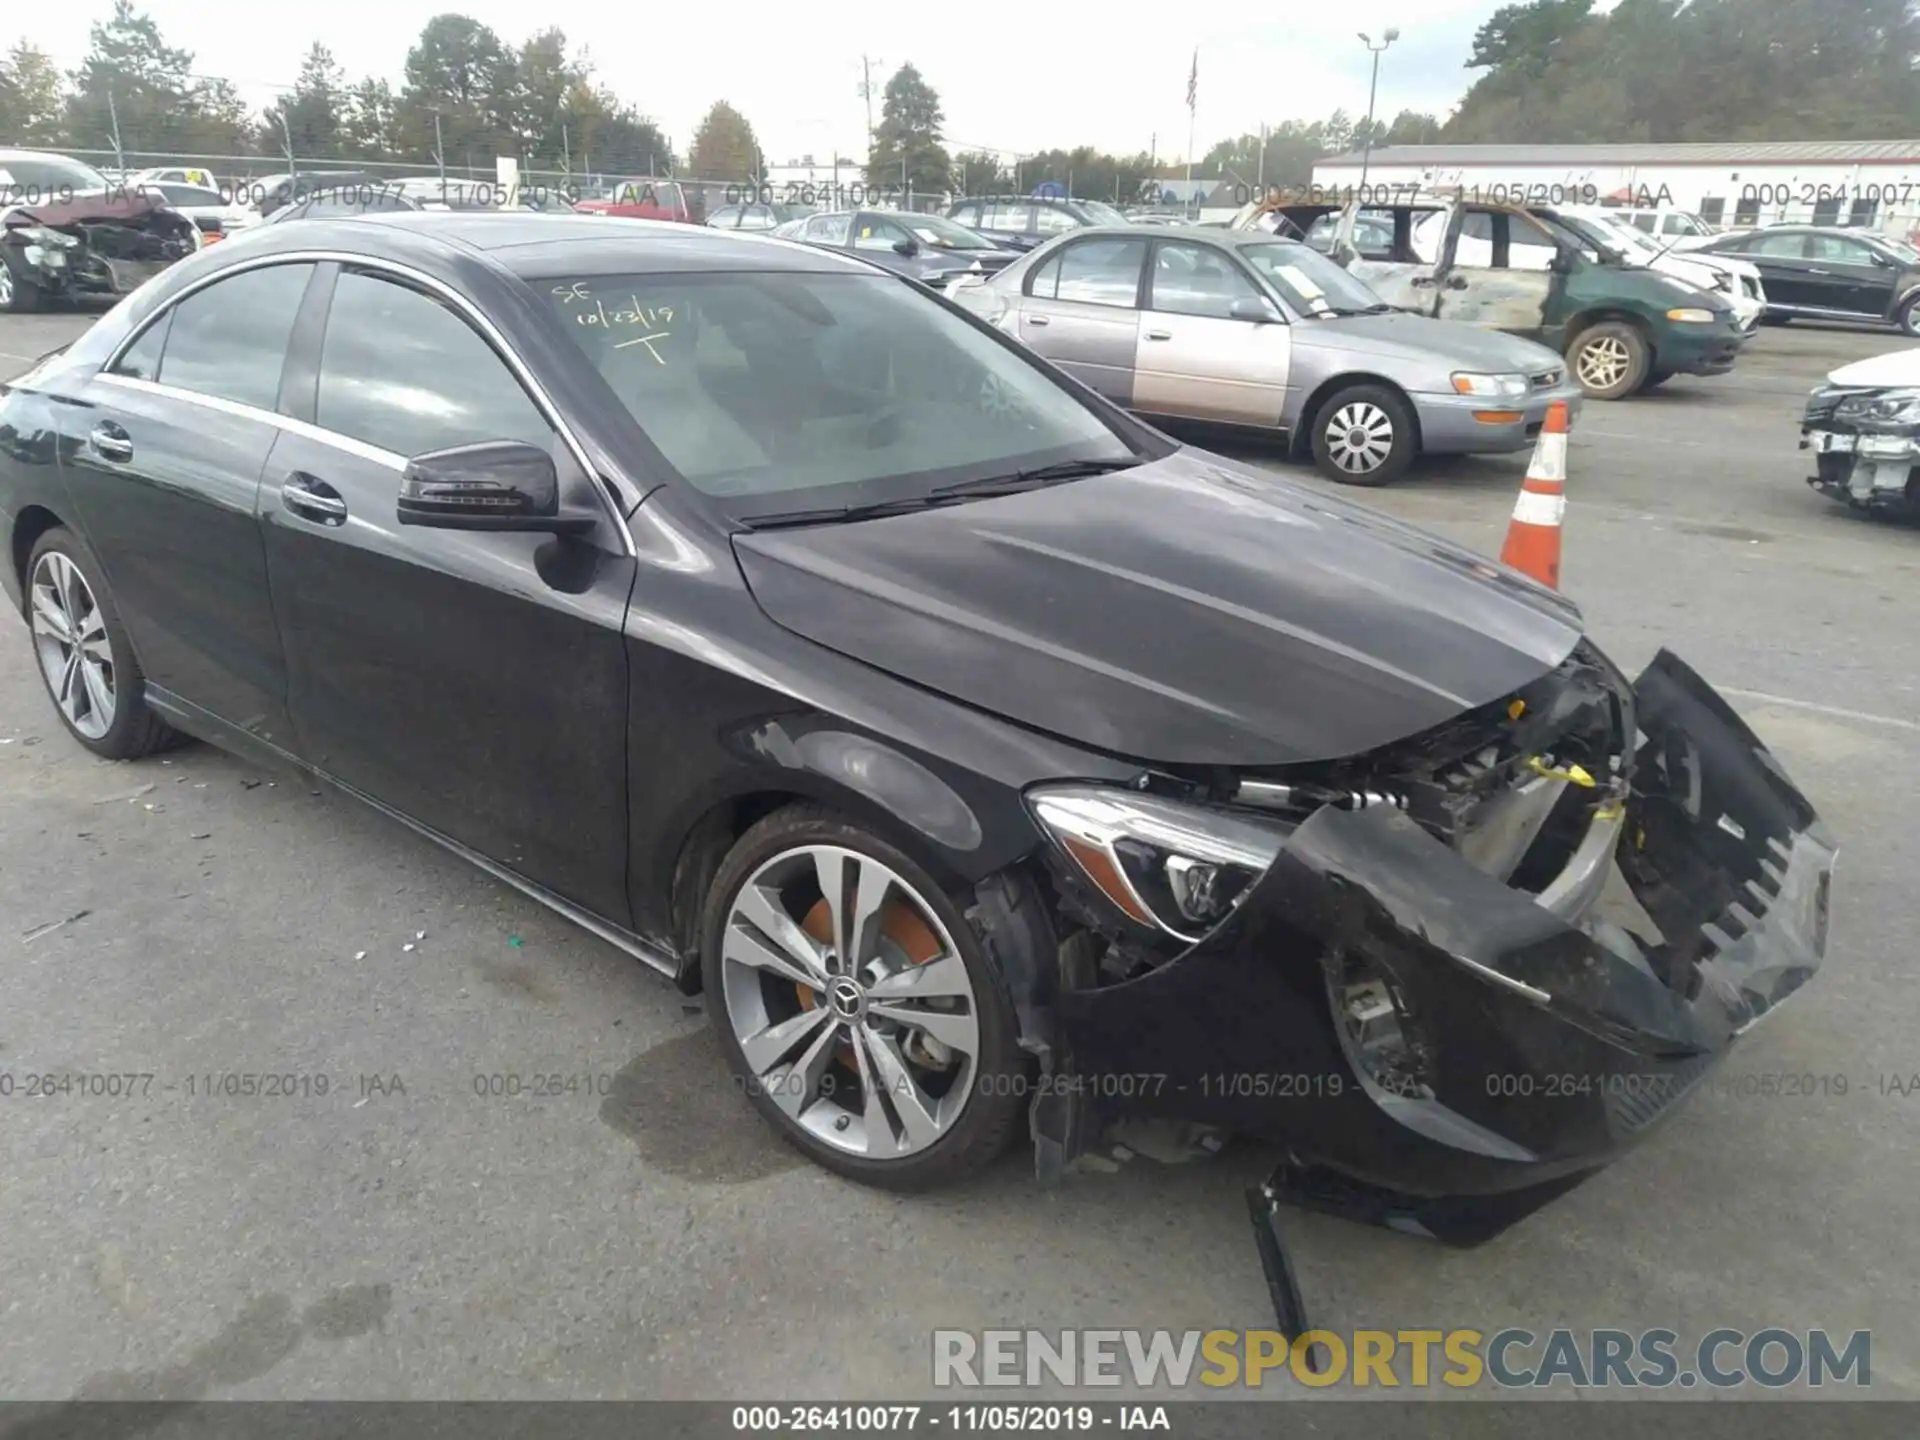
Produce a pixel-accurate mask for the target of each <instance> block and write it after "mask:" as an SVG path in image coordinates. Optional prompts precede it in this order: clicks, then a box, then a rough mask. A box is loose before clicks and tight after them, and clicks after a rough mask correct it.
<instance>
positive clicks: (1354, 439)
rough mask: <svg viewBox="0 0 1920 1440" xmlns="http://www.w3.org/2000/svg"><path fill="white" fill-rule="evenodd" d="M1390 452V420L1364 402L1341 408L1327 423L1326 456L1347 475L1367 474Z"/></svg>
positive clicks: (1377, 466)
mask: <svg viewBox="0 0 1920 1440" xmlns="http://www.w3.org/2000/svg"><path fill="white" fill-rule="evenodd" d="M1392 453H1393V417H1392V416H1391V415H1389V414H1387V412H1386V411H1384V410H1382V409H1381V408H1380V407H1379V406H1378V405H1374V404H1371V403H1369V402H1368V401H1365V400H1356V401H1354V402H1353V403H1352V404H1350V405H1342V406H1341V407H1340V408H1339V409H1338V410H1336V411H1334V412H1333V418H1332V419H1330V420H1328V421H1327V454H1328V456H1329V457H1330V458H1331V459H1332V461H1333V463H1334V464H1335V465H1337V466H1339V467H1340V468H1341V469H1342V470H1344V471H1346V472H1347V473H1348V474H1349V475H1367V474H1370V473H1372V472H1373V471H1375V470H1378V469H1379V468H1380V467H1381V466H1382V465H1384V464H1386V463H1387V457H1388V456H1389V455H1391V454H1392Z"/></svg>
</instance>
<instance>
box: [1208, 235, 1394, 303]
mask: <svg viewBox="0 0 1920 1440" xmlns="http://www.w3.org/2000/svg"><path fill="white" fill-rule="evenodd" d="M1240 254H1241V256H1242V257H1243V258H1244V259H1245V260H1246V261H1247V263H1248V264H1250V265H1252V266H1253V268H1254V269H1255V270H1257V271H1258V272H1259V273H1260V276H1261V278H1262V279H1264V280H1265V281H1266V282H1267V283H1268V284H1270V285H1272V286H1273V287H1274V288H1275V289H1276V290H1278V291H1279V292H1280V293H1281V295H1282V296H1284V297H1285V298H1286V302H1287V304H1289V305H1291V306H1292V307H1293V308H1294V309H1295V310H1297V311H1299V312H1300V313H1301V314H1303V315H1361V314H1365V313H1367V312H1368V311H1373V310H1383V309H1386V308H1389V307H1388V306H1387V302H1386V301H1384V300H1382V299H1381V298H1380V297H1379V296H1378V295H1377V294H1375V293H1374V292H1373V290H1372V289H1371V288H1369V287H1368V285H1367V283H1366V282H1365V281H1364V280H1361V279H1359V278H1358V277H1357V276H1354V275H1351V274H1349V273H1348V272H1347V271H1345V270H1343V269H1341V268H1340V267H1339V266H1338V265H1336V264H1334V263H1333V261H1331V260H1329V259H1328V258H1327V257H1326V256H1324V255H1322V254H1321V253H1320V252H1319V251H1318V250H1315V249H1314V248H1313V247H1312V246H1310V245H1304V244H1302V243H1301V242H1300V241H1298V240H1265V241H1262V242H1260V243H1259V244H1257V245H1242V246H1241V247H1240Z"/></svg>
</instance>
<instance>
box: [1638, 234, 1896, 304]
mask: <svg viewBox="0 0 1920 1440" xmlns="http://www.w3.org/2000/svg"><path fill="white" fill-rule="evenodd" d="M1781 235H1789V236H1795V235H1797V236H1801V237H1811V236H1818V235H1835V236H1839V237H1842V238H1844V239H1846V240H1848V241H1849V242H1854V243H1857V244H1859V245H1862V246H1865V247H1866V249H1867V250H1868V251H1870V252H1871V253H1872V254H1873V255H1874V256H1875V257H1877V258H1876V259H1875V260H1873V261H1868V262H1864V263H1859V264H1855V263H1852V262H1848V261H1838V260H1828V259H1821V258H1812V257H1808V256H1804V255H1801V256H1780V255H1769V254H1763V253H1761V252H1760V251H1758V250H1755V249H1753V248H1751V247H1752V246H1753V245H1755V244H1756V243H1757V242H1758V241H1759V240H1761V239H1762V238H1764V237H1767V236H1781ZM1675 253H1678V254H1683V255H1684V254H1686V253H1693V252H1675ZM1698 253H1701V254H1706V255H1725V256H1728V257H1729V258H1732V259H1739V260H1745V261H1746V262H1747V263H1749V264H1750V265H1752V266H1753V267H1754V268H1755V269H1757V270H1758V271H1759V272H1760V283H1761V285H1762V286H1763V287H1764V288H1765V289H1766V292H1767V311H1768V313H1769V314H1775V315H1787V316H1792V315H1800V314H1804V315H1807V316H1809V317H1812V318H1818V317H1820V316H1834V317H1836V318H1841V319H1858V320H1878V321H1885V322H1888V323H1894V322H1897V321H1898V320H1899V319H1900V317H1901V314H1902V312H1903V311H1904V310H1905V309H1906V308H1907V306H1908V305H1909V304H1910V303H1911V302H1912V301H1913V300H1914V297H1915V295H1916V293H1920V265H1914V264H1913V263H1912V262H1911V261H1909V260H1907V259H1905V258H1904V257H1902V256H1901V255H1900V254H1899V253H1898V252H1897V251H1895V250H1893V249H1891V248H1889V247H1887V246H1885V245H1878V244H1875V243H1874V242H1873V241H1872V240H1871V239H1869V238H1868V237H1867V236H1864V235H1860V234H1855V233H1849V232H1848V231H1847V230H1846V229H1844V228H1838V229H1836V228H1829V227H1820V226H1810V225H1808V226H1791V225H1788V226H1769V227H1768V228H1766V229H1763V230H1755V231H1750V232H1746V233H1738V234H1733V235H1726V236H1722V237H1721V238H1720V239H1718V240H1715V241H1713V242H1711V243H1710V244H1706V245H1702V246H1699V247H1698Z"/></svg>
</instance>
